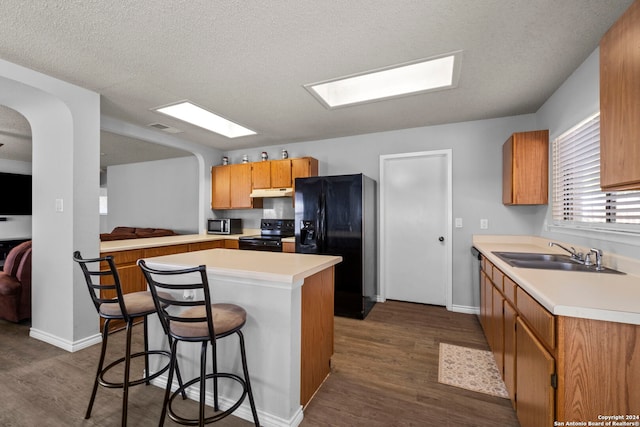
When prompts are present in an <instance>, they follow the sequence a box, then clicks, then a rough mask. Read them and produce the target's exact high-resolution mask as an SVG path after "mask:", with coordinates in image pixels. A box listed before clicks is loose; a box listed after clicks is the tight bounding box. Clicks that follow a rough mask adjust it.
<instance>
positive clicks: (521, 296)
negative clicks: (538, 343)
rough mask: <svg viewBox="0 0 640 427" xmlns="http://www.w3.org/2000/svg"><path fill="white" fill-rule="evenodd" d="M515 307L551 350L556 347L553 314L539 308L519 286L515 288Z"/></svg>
mask: <svg viewBox="0 0 640 427" xmlns="http://www.w3.org/2000/svg"><path fill="white" fill-rule="evenodd" d="M516 307H518V311H519V312H520V314H522V317H524V319H525V321H526V322H527V323H528V324H529V325H530V326H531V328H532V329H533V330H534V331H535V333H536V335H538V337H539V338H540V339H541V340H542V341H543V342H544V344H546V345H547V347H548V348H550V349H553V348H555V346H556V336H555V320H554V317H553V314H551V313H549V312H548V311H547V309H545V308H544V307H543V306H541V305H540V304H539V303H538V302H537V301H536V300H535V299H533V298H532V297H531V295H529V294H528V293H526V292H525V291H523V290H522V288H520V287H519V286H518V287H516Z"/></svg>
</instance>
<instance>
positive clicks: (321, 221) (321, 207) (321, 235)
mask: <svg viewBox="0 0 640 427" xmlns="http://www.w3.org/2000/svg"><path fill="white" fill-rule="evenodd" d="M317 221H318V225H317V227H318V240H317V244H318V249H319V250H320V253H322V252H324V250H325V232H326V227H325V226H326V219H325V196H324V192H322V193H320V200H318V215H317Z"/></svg>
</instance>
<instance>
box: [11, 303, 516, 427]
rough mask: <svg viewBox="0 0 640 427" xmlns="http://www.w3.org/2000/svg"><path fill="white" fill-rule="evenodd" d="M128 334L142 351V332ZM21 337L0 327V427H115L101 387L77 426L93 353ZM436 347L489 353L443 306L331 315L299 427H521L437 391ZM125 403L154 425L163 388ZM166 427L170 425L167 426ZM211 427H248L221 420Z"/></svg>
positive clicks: (505, 405) (509, 413)
mask: <svg viewBox="0 0 640 427" xmlns="http://www.w3.org/2000/svg"><path fill="white" fill-rule="evenodd" d="M134 331H135V332H134V334H135V335H136V336H135V341H136V345H138V346H140V347H141V338H140V336H141V333H142V328H141V327H139V326H137V327H136V328H135V329H134ZM28 334H29V326H28V325H24V324H23V325H14V324H11V323H8V322H4V321H0V426H3V427H9V426H10V427H14V426H15V427H23V426H38V427H40V426H56V427H57V426H117V425H119V424H120V398H121V391H120V390H108V389H104V388H100V389H99V390H98V397H97V398H96V404H95V406H94V410H93V414H92V416H91V418H90V419H89V420H84V411H85V410H86V405H87V402H88V398H89V395H90V392H91V386H92V376H93V375H94V370H95V367H96V363H97V360H98V356H99V345H95V346H92V347H91V348H88V349H85V350H82V351H78V352H76V353H68V352H66V351H64V350H61V349H58V348H56V347H53V346H51V345H48V344H45V343H43V342H40V341H38V340H35V339H32V338H29V337H28ZM123 338H124V334H123V333H116V334H114V335H112V337H111V340H112V342H110V349H111V350H112V351H111V352H110V353H111V354H112V355H113V356H115V355H116V354H118V353H119V352H121V351H122V349H123V348H124V345H123V342H124V339H123ZM440 342H447V343H451V344H458V345H467V346H470V347H474V348H480V349H488V347H487V343H486V341H485V339H484V335H483V334H482V331H481V329H480V325H479V323H478V320H477V317H476V316H474V315H466V314H459V313H451V312H448V311H447V310H446V309H444V308H442V307H434V306H425V305H420V304H410V303H402V302H396V301H388V302H386V303H384V304H376V306H375V307H374V309H373V310H372V311H371V313H370V314H369V316H368V317H367V319H366V320H364V321H362V320H355V319H346V318H341V317H337V318H336V319H335V354H334V356H333V359H332V374H331V375H330V376H329V378H328V379H327V380H326V381H325V383H324V385H323V386H322V388H321V389H320V390H319V392H318V393H317V394H316V396H315V397H314V398H313V400H312V401H311V403H310V404H309V405H308V406H307V408H306V409H305V413H304V420H303V422H302V424H301V425H302V426H304V427H314V426H478V427H482V426H487V427H489V426H491V427H493V426H503V427H508V426H518V422H517V420H516V417H515V413H514V411H513V409H512V408H511V404H510V402H509V401H508V400H506V399H501V398H497V397H492V396H488V395H485V394H481V393H475V392H471V391H467V390H463V389H459V388H456V387H452V386H448V385H444V384H439V383H438V380H437V378H438V345H439V343H440ZM111 344H113V345H111ZM118 357H119V356H118ZM134 369H135V368H134ZM129 402H130V403H129V425H130V426H155V425H157V424H158V418H159V415H160V409H161V408H160V407H161V402H162V390H161V389H159V388H157V387H154V386H147V387H145V386H137V387H133V388H132V389H131V391H130V396H129ZM258 405H259V404H258ZM186 407H189V408H191V407H193V408H195V402H192V401H187V402H186ZM165 425H167V426H174V425H176V424H174V423H173V422H171V420H169V419H167V422H166V423H165ZM215 425H217V426H224V427H227V426H229V427H235V426H248V425H252V424H251V423H249V422H247V421H244V420H240V419H238V418H234V417H228V418H226V419H225V420H223V421H222V422H220V423H216V424H215Z"/></svg>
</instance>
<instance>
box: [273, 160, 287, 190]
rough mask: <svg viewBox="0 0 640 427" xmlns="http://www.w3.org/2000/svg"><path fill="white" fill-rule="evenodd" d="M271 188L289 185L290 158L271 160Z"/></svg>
mask: <svg viewBox="0 0 640 427" xmlns="http://www.w3.org/2000/svg"><path fill="white" fill-rule="evenodd" d="M270 163H271V188H289V187H291V160H289V159H283V160H272V161H271V162H270Z"/></svg>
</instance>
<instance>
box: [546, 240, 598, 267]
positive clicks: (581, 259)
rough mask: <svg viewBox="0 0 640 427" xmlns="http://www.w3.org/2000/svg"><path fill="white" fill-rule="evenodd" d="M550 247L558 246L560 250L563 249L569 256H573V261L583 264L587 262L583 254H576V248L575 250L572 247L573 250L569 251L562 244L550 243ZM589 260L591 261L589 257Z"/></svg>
mask: <svg viewBox="0 0 640 427" xmlns="http://www.w3.org/2000/svg"><path fill="white" fill-rule="evenodd" d="M549 246H557V247H559V248H560V249H563V250H565V251H567V252H568V253H569V254H571V259H574V260H576V261H578V262H581V263H584V262H585V257H584V254H583V253H582V252H576V248H574V247H573V246H571V249H567V248H565V247H564V246H562V245H561V244H560V243H556V242H549ZM587 259H589V257H588V256H587Z"/></svg>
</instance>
